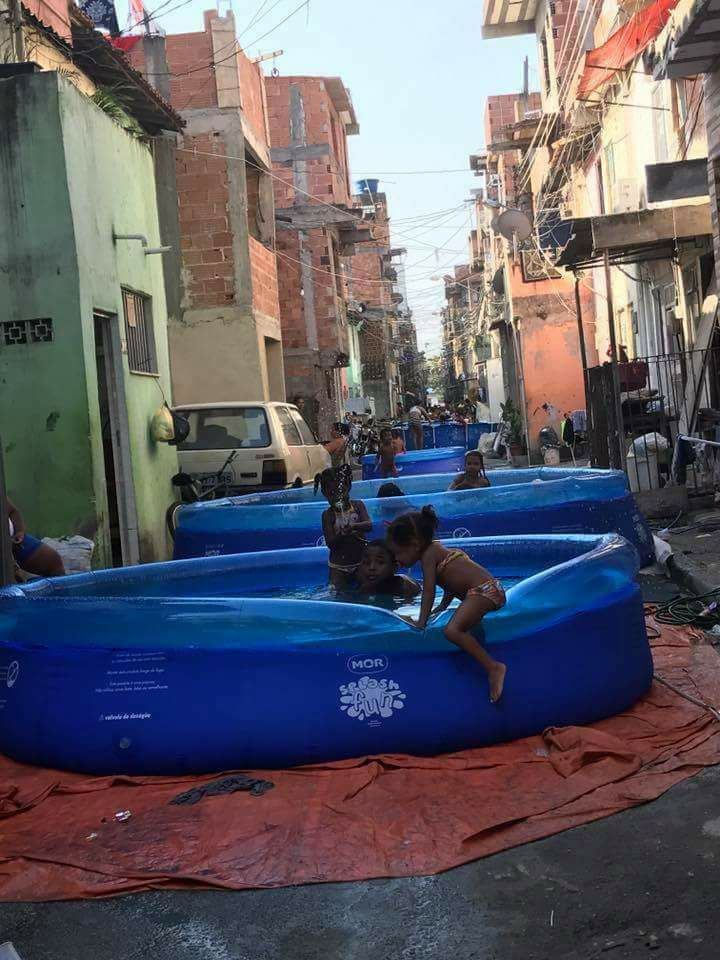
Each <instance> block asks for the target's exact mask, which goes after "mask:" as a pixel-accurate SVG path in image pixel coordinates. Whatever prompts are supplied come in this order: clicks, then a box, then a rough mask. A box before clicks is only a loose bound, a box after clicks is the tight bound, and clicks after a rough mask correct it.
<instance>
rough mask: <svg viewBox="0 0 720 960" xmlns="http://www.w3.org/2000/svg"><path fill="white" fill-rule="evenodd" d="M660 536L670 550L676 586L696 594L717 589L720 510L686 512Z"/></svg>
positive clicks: (719, 577) (719, 573) (719, 552)
mask: <svg viewBox="0 0 720 960" xmlns="http://www.w3.org/2000/svg"><path fill="white" fill-rule="evenodd" d="M663 539H666V540H667V542H668V543H669V544H670V546H671V547H672V549H673V553H674V556H673V559H672V561H671V572H672V576H673V579H674V580H675V582H676V583H677V584H678V585H679V586H681V587H682V588H683V589H685V590H687V591H688V592H689V593H695V594H703V593H708V592H709V591H711V590H714V589H718V588H720V509H715V510H707V509H706V510H695V511H691V512H690V513H688V514H685V515H684V516H682V517H681V518H680V519H679V521H678V522H677V524H673V525H672V526H671V529H670V530H669V532H668V534H667V536H666V535H664V534H663Z"/></svg>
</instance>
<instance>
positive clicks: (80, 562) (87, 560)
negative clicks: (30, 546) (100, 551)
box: [43, 535, 95, 573]
mask: <svg viewBox="0 0 720 960" xmlns="http://www.w3.org/2000/svg"><path fill="white" fill-rule="evenodd" d="M43 543H46V544H47V545H48V546H49V547H52V548H53V550H57V552H58V553H59V554H60V557H61V559H62V562H63V566H64V567H65V573H87V572H88V571H89V570H90V569H91V566H92V555H93V550H94V549H95V544H94V542H93V541H92V540H88V539H87V538H86V537H80V536H77V535H76V536H74V537H60V538H59V539H57V540H54V539H53V538H52V537H43Z"/></svg>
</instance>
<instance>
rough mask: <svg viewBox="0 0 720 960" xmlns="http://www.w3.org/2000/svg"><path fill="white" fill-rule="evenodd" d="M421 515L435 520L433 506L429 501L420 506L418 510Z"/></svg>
mask: <svg viewBox="0 0 720 960" xmlns="http://www.w3.org/2000/svg"><path fill="white" fill-rule="evenodd" d="M420 513H421V514H422V516H423V517H426V518H427V519H428V520H433V521H435V520H437V514H436V513H435V508H434V507H433V506H431V505H430V504H429V503H428V504H427V505H426V506H424V507H423V508H422V510H421V511H420Z"/></svg>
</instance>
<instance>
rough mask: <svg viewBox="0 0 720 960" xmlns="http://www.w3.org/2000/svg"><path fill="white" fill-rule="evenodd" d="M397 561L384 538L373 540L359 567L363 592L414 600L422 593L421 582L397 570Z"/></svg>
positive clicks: (357, 575) (359, 577)
mask: <svg viewBox="0 0 720 960" xmlns="http://www.w3.org/2000/svg"><path fill="white" fill-rule="evenodd" d="M397 569H398V567H397V561H396V560H395V557H394V556H393V552H392V550H391V549H390V547H389V546H388V545H387V544H386V543H385V541H384V540H371V541H370V543H369V544H368V545H367V547H366V548H365V553H364V554H363V558H362V560H361V561H360V566H359V567H358V569H357V574H356V580H357V585H358V589H359V590H360V592H361V593H367V594H385V595H387V596H392V597H403V598H404V599H405V600H412V599H413V598H414V597H416V596H417V595H418V594H419V593H420V584H419V583H418V582H417V580H413V578H412V577H406V576H404V575H402V574H399V573H398V572H397Z"/></svg>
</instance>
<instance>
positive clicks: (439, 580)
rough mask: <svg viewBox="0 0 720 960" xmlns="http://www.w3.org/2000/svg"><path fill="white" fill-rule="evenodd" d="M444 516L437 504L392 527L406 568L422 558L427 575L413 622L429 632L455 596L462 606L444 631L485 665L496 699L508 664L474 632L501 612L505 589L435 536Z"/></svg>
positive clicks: (390, 537) (390, 535) (390, 536)
mask: <svg viewBox="0 0 720 960" xmlns="http://www.w3.org/2000/svg"><path fill="white" fill-rule="evenodd" d="M437 525H438V519H437V516H436V514H435V511H434V510H433V508H432V507H429V506H428V507H423V508H422V510H420V511H414V512H412V513H405V514H403V515H402V516H400V517H397V519H395V520H393V521H392V523H391V524H390V525H389V527H388V529H387V542H388V545H389V547H390V549H391V550H392V552H393V553H394V555H395V558H396V559H397V561H398V563H399V564H400V566H402V567H412V566H414V565H415V564H416V563H418V562H420V564H421V566H422V573H423V591H422V601H421V605H420V617H419V619H418V620H413V619H412V618H410V617H407V618H404V619H407V622H408V623H410V624H411V625H412V626H416V627H418V628H419V629H420V630H424V629H425V626H426V625H427V622H428V620H429V619H430V617H431V615H433V614H437V613H442V611H443V610H447V608H448V607H449V606H450V604H451V602H452V600H453V598H454V597H458V598H459V600H460V601H461V602H460V606H459V607H458V608H457V610H456V611H455V613H454V614H453V616H452V619H451V620H450V622H449V623H448V625H447V626H446V627H445V630H444V631H443V632H444V634H445V636H446V638H447V639H448V640H449V641H450V642H451V643H454V644H456V645H457V646H458V647H460V648H461V649H462V650H464V651H465V653H469V654H470V656H471V657H473V659H475V660H477V662H478V663H479V664H480V665H481V666H482V668H483V669H484V670H485V672H486V673H487V676H488V683H489V685H490V700H491V701H492V702H493V703H497V701H498V700H499V699H500V697H501V696H502V692H503V685H504V683H505V672H506V667H505V664H504V663H500V662H499V661H498V660H494V659H493V658H492V657H491V656H490V654H489V653H488V652H487V651H486V650H484V649H483V647H482V646H481V645H480V644H479V643H478V641H477V640H476V639H475V637H473V635H472V634H471V633H470V630H472V628H473V627H475V626H477V624H478V623H480V621H481V620H482V618H483V617H484V616H485V615H486V614H488V613H492V612H493V611H494V610H499V609H500V608H501V607H502V606H504V604H505V591H504V590H503V588H502V587H501V586H500V584H499V583H498V581H497V580H496V579H495V578H494V577H493V576H492V574H490V573H489V572H488V571H487V570H486V569H485V568H484V567H481V566H480V565H479V564H477V563H475V561H474V560H471V559H470V557H469V556H468V555H467V554H466V553H464V552H463V551H462V550H448V548H447V547H444V546H443V545H442V543H440V542H439V541H438V540H435V539H434V538H435V533H436V531H437ZM438 584H439V585H440V586H441V587H442V588H443V590H444V595H443V598H442V601H441V602H440V604H439V606H438V607H437V608H436V609H435V610H433V603H434V601H435V588H436V586H437V585H438Z"/></svg>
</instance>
